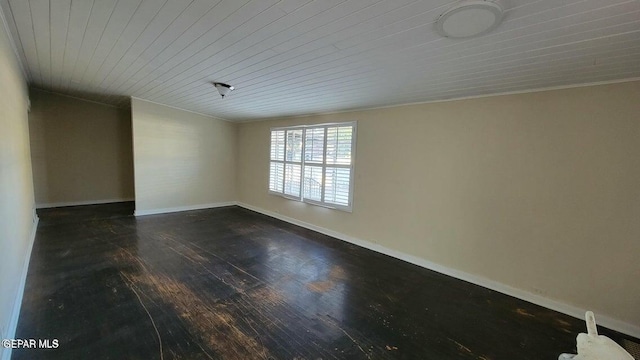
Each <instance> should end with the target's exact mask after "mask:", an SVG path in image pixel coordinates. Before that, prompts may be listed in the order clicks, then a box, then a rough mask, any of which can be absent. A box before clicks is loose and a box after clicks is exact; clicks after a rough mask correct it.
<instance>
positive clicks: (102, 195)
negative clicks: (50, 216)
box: [29, 89, 133, 207]
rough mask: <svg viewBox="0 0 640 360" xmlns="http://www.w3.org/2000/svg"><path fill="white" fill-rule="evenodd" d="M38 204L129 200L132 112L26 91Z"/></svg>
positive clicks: (60, 96) (33, 90) (131, 177)
mask: <svg viewBox="0 0 640 360" xmlns="http://www.w3.org/2000/svg"><path fill="white" fill-rule="evenodd" d="M29 127H30V133H31V156H32V163H33V176H34V186H35V195H36V204H37V206H38V207H46V206H64V205H72V204H83V203H100V202H110V201H124V200H132V199H133V149H132V136H131V112H130V111H129V110H128V109H121V108H116V107H113V106H109V105H103V104H99V103H95V102H89V101H84V100H80V99H75V98H71V97H68V96H63V95H58V94H53V93H49V92H45V91H41V90H37V89H32V90H31V112H30V113H29Z"/></svg>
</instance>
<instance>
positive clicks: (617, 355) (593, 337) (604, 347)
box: [558, 311, 634, 360]
mask: <svg viewBox="0 0 640 360" xmlns="http://www.w3.org/2000/svg"><path fill="white" fill-rule="evenodd" d="M586 321H587V333H586V334H584V333H580V334H578V338H577V342H578V346H577V347H578V355H573V354H561V355H560V357H558V360H569V359H573V360H634V359H633V357H632V356H631V355H629V353H628V352H626V351H625V350H624V349H623V348H622V347H621V346H620V345H618V344H617V343H616V342H615V341H613V340H611V339H609V338H608V337H606V336H602V335H598V329H597V327H596V318H595V316H594V315H593V312H591V311H587V314H586Z"/></svg>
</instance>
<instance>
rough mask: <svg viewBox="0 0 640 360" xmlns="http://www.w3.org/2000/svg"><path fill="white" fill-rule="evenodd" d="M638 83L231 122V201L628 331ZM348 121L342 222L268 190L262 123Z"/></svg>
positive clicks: (636, 286) (639, 166)
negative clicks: (350, 175)
mask: <svg viewBox="0 0 640 360" xmlns="http://www.w3.org/2000/svg"><path fill="white" fill-rule="evenodd" d="M639 114H640V82H629V83H622V84H615V85H605V86H592V87H581V88H573V89H565V90H557V91H545V92H537V93H528V94H518V95H508V96H497V97H487V98H479V99H472V100H460V101H451V102H441V103H430V104H421V105H410V106H401V107H393V108H383V109H377V110H370V111H357V112H347V113H336V114H328V115H318V116H308V117H299V118H286V119H272V120H270V121H258V122H250V123H243V124H242V125H241V126H240V128H239V134H238V138H239V140H238V147H239V161H238V163H239V168H238V185H239V188H238V191H239V200H240V201H241V202H243V203H246V204H249V205H251V206H254V207H257V208H261V209H265V210H268V211H271V212H276V213H279V214H281V215H284V216H287V217H290V218H294V219H296V220H299V221H303V222H306V223H310V224H313V225H315V226H320V227H323V228H326V229H329V230H332V231H336V232H339V233H342V234H345V235H347V236H351V237H355V238H359V239H363V240H366V241H369V242H373V243H376V244H379V245H382V246H384V247H386V248H389V249H392V250H396V251H400V252H403V253H405V254H409V255H413V256H417V257H419V258H422V259H426V260H428V261H431V262H433V263H436V264H439V265H442V266H445V267H448V268H452V269H455V270H458V271H464V272H466V273H470V274H474V275H477V276H479V277H483V278H486V279H489V280H492V281H496V282H499V283H501V284H505V285H507V286H511V287H514V288H517V289H522V290H525V291H527V292H529V293H533V294H537V295H541V296H543V297H546V298H550V299H555V300H558V301H560V302H562V303H564V304H569V305H574V306H577V307H581V308H583V309H591V310H593V311H595V312H596V314H600V315H605V316H608V317H610V318H613V319H616V320H620V321H622V322H624V323H627V324H632V325H635V326H640V311H638V308H639V306H640V281H638V279H640V262H639V261H638V254H640V241H639V239H640V221H639V219H640V186H639V184H640V118H639V116H640V115H639ZM353 120H357V121H358V125H357V126H358V138H357V141H356V142H357V152H356V159H355V183H354V205H353V212H352V213H347V212H342V211H337V210H329V209H325V208H321V207H317V206H313V205H308V204H303V203H299V202H294V201H290V200H287V199H284V198H282V197H278V196H275V195H270V194H268V193H267V186H268V174H269V141H270V138H269V132H270V128H271V127H276V126H287V125H299V124H315V123H327V122H343V121H353Z"/></svg>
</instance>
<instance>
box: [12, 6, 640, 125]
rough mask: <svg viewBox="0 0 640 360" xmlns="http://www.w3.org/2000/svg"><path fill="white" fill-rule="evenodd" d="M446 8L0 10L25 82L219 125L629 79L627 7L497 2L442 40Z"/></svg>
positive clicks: (631, 55)
mask: <svg viewBox="0 0 640 360" xmlns="http://www.w3.org/2000/svg"><path fill="white" fill-rule="evenodd" d="M455 3H457V1H452V0H417V1H416V0H280V1H278V0H192V1H189V0H0V5H1V7H2V11H3V13H4V17H5V18H6V21H7V24H8V27H9V30H10V32H11V34H12V37H13V39H14V41H15V43H16V47H17V52H18V53H19V56H20V57H21V60H22V62H23V64H24V66H25V69H26V73H27V76H28V80H29V82H30V84H31V85H32V86H34V87H37V88H42V89H47V90H51V91H56V92H61V93H66V94H71V95H75V96H80V97H84V98H88V99H92V100H97V101H101V102H105V103H110V104H115V105H121V106H127V104H128V97H129V96H135V97H139V98H142V99H147V100H151V101H155V102H158V103H163V104H167V105H172V106H175V107H179V108H184V109H188V110H192V111H196V112H200V113H205V114H210V115H213V116H218V117H221V118H225V119H229V120H249V119H258V118H264V117H273V116H284V115H296V114H311V113H319V112H329V111H340V110H348V109H358V108H369V107H377V106H386V105H395V104H403V103H412V102H421V101H431V100H440V99H449V98H459V97H467V96H475V95H483V94H492V93H501V92H510V91H519V90H526V89H533V88H542V87H552V86H562V85H569V84H580V83H590V82H598V81H609V80H617V79H630V78H636V77H639V76H640V1H638V0H502V1H500V4H501V5H502V6H503V8H504V9H505V10H506V15H505V19H504V21H503V23H502V24H501V25H500V26H499V27H498V28H497V29H496V30H494V31H493V32H491V33H489V34H487V35H485V36H482V37H478V38H474V39H466V40H454V39H447V38H442V37H440V36H439V35H437V34H436V32H435V31H434V22H435V20H436V19H437V18H438V16H439V15H440V14H441V13H443V12H444V11H445V10H446V9H447V8H448V7H450V6H451V5H453V4H455ZM212 81H220V82H226V83H229V84H232V85H235V86H236V88H237V90H236V91H234V92H233V93H232V94H231V95H230V96H228V97H227V98H225V99H221V98H220V96H219V95H218V94H217V92H216V90H215V89H214V87H213V86H212V85H211V82H212Z"/></svg>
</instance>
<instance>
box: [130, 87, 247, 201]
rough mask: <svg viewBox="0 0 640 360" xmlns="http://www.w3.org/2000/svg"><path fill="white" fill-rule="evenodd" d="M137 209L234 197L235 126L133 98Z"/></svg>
mask: <svg viewBox="0 0 640 360" xmlns="http://www.w3.org/2000/svg"><path fill="white" fill-rule="evenodd" d="M132 120H133V141H134V163H135V192H136V214H144V213H148V212H156V211H160V210H162V209H166V210H176V209H185V208H189V207H198V206H204V205H208V204H217V203H222V202H228V201H234V200H236V126H235V124H233V123H229V122H226V121H222V120H219V119H215V118H211V117H207V116H203V115H198V114H195V113H191V112H187V111H183V110H177V109H174V108H170V107H167V106H162V105H157V104H154V103H151V102H147V101H144V100H139V99H132Z"/></svg>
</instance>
